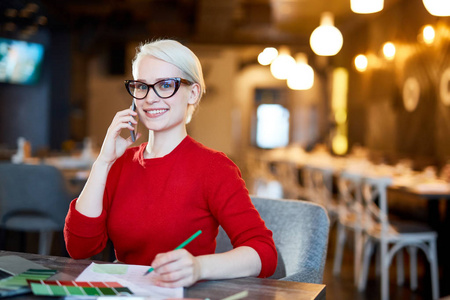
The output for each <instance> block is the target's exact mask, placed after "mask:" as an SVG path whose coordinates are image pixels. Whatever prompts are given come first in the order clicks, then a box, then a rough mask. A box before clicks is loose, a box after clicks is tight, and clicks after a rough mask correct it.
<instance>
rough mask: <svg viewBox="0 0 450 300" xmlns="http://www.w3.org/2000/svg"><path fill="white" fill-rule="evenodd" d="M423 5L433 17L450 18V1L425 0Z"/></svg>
mask: <svg viewBox="0 0 450 300" xmlns="http://www.w3.org/2000/svg"><path fill="white" fill-rule="evenodd" d="M423 5H424V6H425V8H426V9H427V10H428V12H429V13H430V14H432V15H433V16H438V17H448V16H450V1H448V0H423Z"/></svg>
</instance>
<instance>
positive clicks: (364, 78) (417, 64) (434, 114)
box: [342, 0, 450, 167]
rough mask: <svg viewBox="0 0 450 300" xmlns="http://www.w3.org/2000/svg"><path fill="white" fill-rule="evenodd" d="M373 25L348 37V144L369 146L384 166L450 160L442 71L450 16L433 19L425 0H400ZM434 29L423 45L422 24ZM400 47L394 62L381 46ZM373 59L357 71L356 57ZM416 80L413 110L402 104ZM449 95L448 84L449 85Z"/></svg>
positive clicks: (449, 55)
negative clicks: (398, 161) (411, 81)
mask: <svg viewBox="0 0 450 300" xmlns="http://www.w3.org/2000/svg"><path fill="white" fill-rule="evenodd" d="M368 20H370V22H366V23H363V24H360V26H355V27H354V28H353V29H351V30H348V31H347V32H346V33H344V40H345V43H346V45H350V46H348V47H344V48H345V49H344V53H343V55H345V59H342V64H343V65H345V66H346V67H347V68H348V69H349V70H350V88H349V95H348V97H349V98H348V111H349V113H348V116H349V117H348V118H349V119H348V124H349V142H350V146H351V145H354V144H360V145H364V146H367V147H368V148H369V149H371V150H372V151H373V153H376V154H377V155H379V156H382V157H383V158H384V160H385V161H386V162H395V160H396V159H399V158H412V159H414V160H416V161H417V163H418V164H421V165H420V166H416V167H423V165H427V164H438V165H439V164H442V163H444V162H445V161H446V160H447V159H450V147H449V146H450V142H448V140H449V137H450V106H448V105H444V104H443V102H442V101H441V97H440V94H439V88H440V82H441V77H442V74H443V72H444V71H445V70H446V69H447V68H450V34H449V33H450V18H448V17H447V18H442V17H441V18H439V17H434V16H431V15H430V14H429V13H428V12H427V11H426V10H425V8H424V6H423V4H422V1H419V0H411V1H401V2H399V3H398V4H397V5H395V6H393V7H391V8H389V9H386V10H384V11H383V12H381V13H378V14H377V15H373V16H372V17H370V19H368ZM426 24H431V25H433V26H434V28H435V30H436V39H435V43H434V44H433V45H430V46H429V45H426V44H424V43H421V42H419V40H418V34H419V33H420V31H421V28H422V26H424V25H426ZM387 41H392V42H394V44H396V46H397V53H396V56H395V58H394V60H393V61H387V60H385V59H384V58H383V57H382V55H381V52H380V49H381V47H382V45H383V44H384V43H385V42H387ZM361 53H363V54H366V55H368V54H369V55H368V56H369V67H368V69H367V71H365V72H363V73H360V72H357V71H356V70H355V68H354V66H353V58H354V57H355V56H356V55H357V54H361ZM409 77H415V78H416V79H417V81H418V82H419V85H420V98H419V102H418V104H417V107H416V109H415V110H414V111H407V110H406V109H405V106H404V102H403V86H404V83H405V81H406V80H407V78H409ZM446 89H447V92H448V93H450V84H448V86H447V88H446Z"/></svg>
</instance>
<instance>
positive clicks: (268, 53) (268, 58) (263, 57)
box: [258, 47, 278, 66]
mask: <svg viewBox="0 0 450 300" xmlns="http://www.w3.org/2000/svg"><path fill="white" fill-rule="evenodd" d="M277 55H278V50H277V49H276V48H274V47H267V48H265V49H264V50H263V51H262V52H261V53H259V55H258V62H259V64H261V65H263V66H267V65H270V63H271V62H272V61H273V60H274V59H275V58H276V57H277Z"/></svg>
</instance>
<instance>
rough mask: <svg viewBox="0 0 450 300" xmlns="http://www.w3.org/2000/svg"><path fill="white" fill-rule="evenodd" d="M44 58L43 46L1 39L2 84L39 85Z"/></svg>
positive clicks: (0, 64)
mask: <svg viewBox="0 0 450 300" xmlns="http://www.w3.org/2000/svg"><path fill="white" fill-rule="evenodd" d="M43 57H44V46H43V45H41V44H37V43H30V42H26V41H19V40H12V39H7V38H0V82H7V83H15V84H35V83H37V81H38V80H39V77H40V75H41V67H42V60H43Z"/></svg>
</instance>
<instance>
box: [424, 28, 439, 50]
mask: <svg viewBox="0 0 450 300" xmlns="http://www.w3.org/2000/svg"><path fill="white" fill-rule="evenodd" d="M435 36H436V33H435V31H434V28H433V26H431V25H426V26H425V27H424V28H423V30H422V38H423V41H424V42H425V44H428V45H430V44H433V42H434V38H435Z"/></svg>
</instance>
